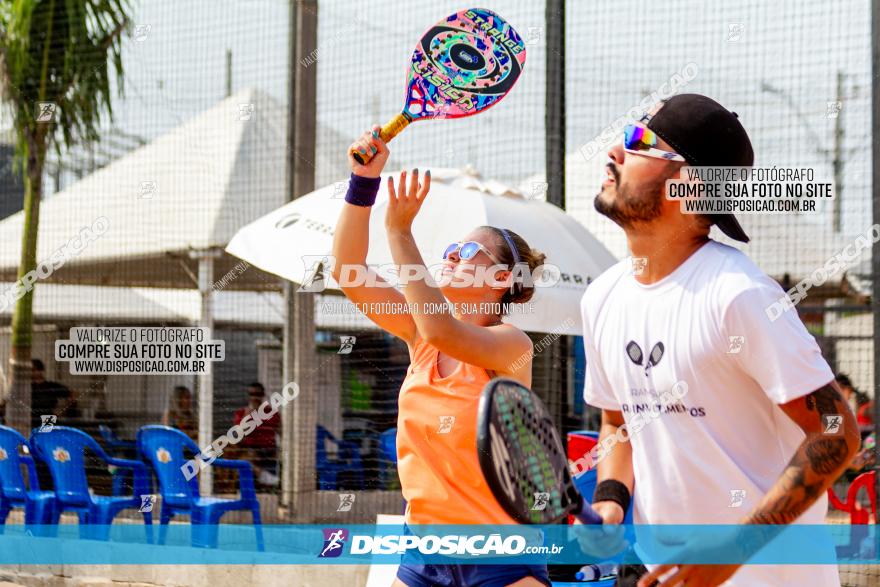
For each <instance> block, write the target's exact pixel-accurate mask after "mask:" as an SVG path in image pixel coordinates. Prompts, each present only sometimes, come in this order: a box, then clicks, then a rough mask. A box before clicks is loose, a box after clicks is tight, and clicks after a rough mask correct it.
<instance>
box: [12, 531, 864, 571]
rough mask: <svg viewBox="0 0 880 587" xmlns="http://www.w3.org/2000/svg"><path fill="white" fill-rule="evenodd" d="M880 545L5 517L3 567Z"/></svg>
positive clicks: (729, 536) (821, 534) (832, 556)
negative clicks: (33, 522)
mask: <svg viewBox="0 0 880 587" xmlns="http://www.w3.org/2000/svg"><path fill="white" fill-rule="evenodd" d="M260 545H262V547H261V546H260ZM878 553H880V541H878V532H877V526H876V525H794V526H716V525H688V526H677V525H676V526H673V525H663V526H645V525H625V526H613V527H601V526H583V525H578V526H564V525H555V526H516V525H512V526H480V525H469V526H446V525H444V526H434V525H430V526H427V525H426V526H413V527H405V526H403V525H366V524H364V525H333V524H320V525H266V526H250V525H233V524H223V525H214V526H198V525H197V526H191V525H189V524H172V525H169V526H165V527H164V528H162V527H160V526H152V527H150V526H143V525H138V524H130V525H128V524H126V525H113V526H87V525H86V526H77V525H66V524H65V525H59V526H21V525H18V526H14V525H7V526H0V564H34V565H40V564H88V565H98V564H158V565H172V564H173V565H179V564H195V565H211V564H247V565H255V564H258V565H262V564H266V565H270V564H271V565H278V564H284V565H298V564H310V565H311V564H398V563H400V562H401V557H403V562H404V563H407V564H543V563H546V564H586V563H598V562H607V561H613V562H618V563H636V562H642V563H648V564H661V563H695V564H741V563H745V562H748V563H750V564H764V565H766V564H774V565H775V564H789V565H790V564H828V565H831V564H836V565H846V564H861V565H864V564H880V554H878Z"/></svg>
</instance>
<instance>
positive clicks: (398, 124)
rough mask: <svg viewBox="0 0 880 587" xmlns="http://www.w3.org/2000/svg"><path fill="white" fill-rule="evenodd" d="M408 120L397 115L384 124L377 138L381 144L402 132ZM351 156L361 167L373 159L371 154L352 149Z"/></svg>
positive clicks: (401, 114) (401, 115)
mask: <svg viewBox="0 0 880 587" xmlns="http://www.w3.org/2000/svg"><path fill="white" fill-rule="evenodd" d="M409 122H410V119H409V118H407V117H406V116H405V115H404V114H403V113H400V114H398V115H397V116H395V117H394V118H392V119H391V120H389V121H388V122H386V123H385V126H383V127H382V130H381V131H379V138H380V139H382V141H383V142H385V143H387V142H388V141H390V140H391V139H393V138H394V137H396V136H397V135H398V134H400V131H402V130H403V129H404V128H406V126H407V125H408V124H409ZM351 156H352V157H354V160H355V161H357V162H358V163H360V164H361V165H366V164H367V163H369V162H370V159H372V158H373V154H372V153H369V152H368V153H366V154H364V153H361V152H360V151H356V150H354V149H352V151H351Z"/></svg>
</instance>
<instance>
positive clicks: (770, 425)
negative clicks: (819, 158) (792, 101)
mask: <svg viewBox="0 0 880 587" xmlns="http://www.w3.org/2000/svg"><path fill="white" fill-rule="evenodd" d="M608 154H609V157H610V162H609V164H608V166H607V170H608V178H607V179H606V181H605V182H604V183H603V184H602V190H601V192H600V193H599V194H598V195H597V197H596V201H595V206H596V209H597V210H598V211H599V212H600V213H602V214H604V215H605V216H607V217H609V218H611V219H612V220H614V221H615V222H616V223H617V224H619V225H620V226H621V227H622V228H623V229H624V231H625V232H626V235H627V240H628V244H629V248H630V250H631V251H632V255H633V257H632V259H625V260H623V261H621V262H620V263H618V264H617V265H615V266H614V267H612V268H611V269H609V270H608V271H606V272H605V273H603V274H602V275H601V276H600V277H599V278H598V279H596V280H595V281H594V282H593V283H591V284H590V286H589V287H588V288H587V292H586V294H585V295H584V298H583V301H582V303H581V311H582V314H583V323H584V346H585V347H586V355H587V357H586V358H587V369H588V372H587V377H586V385H585V390H584V397H585V399H586V401H587V403H589V404H591V405H593V406H596V407H598V408H601V409H602V428H601V432H600V439H599V444H600V446H605V447H608V448H609V450H607V451H605V452H606V454H604V455H603V454H602V451H600V453H599V454H600V455H601V456H600V458H601V460H600V462H599V464H598V485H597V487H596V493H595V494H594V500H593V501H594V503H593V506H594V508H595V509H596V510H597V511H598V512H599V514H600V515H601V516H602V518H603V520H604V522H605V523H606V524H620V523H621V522H622V521H623V516H624V511H625V510H626V507H627V506H628V505H629V503H630V500H631V499H632V504H633V507H634V521H635V523H636V524H779V525H782V524H790V523H802V524H823V523H824V517H825V513H826V509H827V500H826V497H825V493H826V490H827V488H828V487H829V486H830V485H831V484H832V483H833V481H834V480H835V479H836V478H837V477H838V476H839V475H840V474H841V473H842V472H843V471H844V470H845V469H846V466H847V464H848V463H849V462H850V460H851V459H852V457H853V455H854V454H855V452H856V450H857V448H858V445H859V432H858V427H857V425H856V420H855V417H854V415H853V414H852V411H851V410H850V408H849V406H848V405H847V403H846V401H845V400H844V399H843V397H842V396H841V395H840V393H839V390H838V388H837V384H836V382H835V381H834V374H833V373H832V372H831V370H830V368H829V367H828V365H827V363H826V362H825V360H824V359H823V358H822V355H821V353H820V351H819V347H818V345H817V344H816V342H815V340H814V339H813V337H812V336H810V335H809V334H808V332H807V330H806V329H805V328H804V325H803V324H802V323H801V321H800V319H799V318H798V316H797V312H796V311H794V310H793V309H789V310H788V311H785V312H783V313H782V314H781V315H778V316H777V317H776V319H775V320H772V321H771V318H773V317H774V315H775V314H774V313H768V312H767V311H765V308H767V307H768V306H772V305H773V304H774V302H777V301H779V300H780V298H782V297H783V296H784V295H785V293H784V292H783V290H782V288H781V287H780V286H779V285H778V284H777V283H776V282H775V281H773V280H772V279H770V278H769V277H768V276H766V275H765V274H764V273H762V272H761V270H760V269H758V268H757V266H755V264H754V263H752V261H751V260H750V259H749V258H748V257H747V256H746V255H745V254H743V253H742V252H740V251H738V250H736V249H734V248H732V247H729V246H726V245H723V244H720V243H718V242H716V241H713V240H711V239H710V238H709V230H710V227H711V225H712V224H715V225H716V226H718V228H719V229H720V230H722V231H723V232H724V233H725V234H726V235H728V236H729V237H731V238H733V239H736V240H739V241H742V242H748V236H746V234H745V232H744V231H743V229H742V227H741V226H740V225H739V223H738V222H737V220H736V219H735V218H734V217H733V215H730V214H717V215H705V216H700V215H693V214H683V213H682V212H681V211H680V208H679V202H677V201H671V200H668V199H667V198H666V186H665V184H666V180H667V179H670V178H677V177H678V174H679V170H680V169H681V167H682V166H684V165H692V166H751V165H752V164H753V158H754V155H753V152H752V147H751V142H750V141H749V138H748V135H747V134H746V131H745V129H743V127H742V125H741V124H740V123H739V120H738V118H737V116H736V114H735V113H732V112H729V111H728V110H726V109H725V108H724V107H722V106H721V105H720V104H718V103H717V102H715V101H713V100H711V99H709V98H706V97H705V96H699V95H696V94H684V95H678V96H674V97H672V98H670V99H669V100H667V101H666V102H664V103H663V104H661V105H660V106H659V107H658V108H655V109H654V111H653V113H652V114H649V115H646V116H645V117H644V118H643V119H642V121H641V122H640V123H638V124H634V125H630V126H628V127H627V129H626V132H625V138H624V141H623V144H622V145H618V146H616V147H614V148H612V149H611V150H610V151H609V153H608ZM777 307H778V306H777ZM776 314H778V312H776ZM669 393H673V394H675V395H674V397H676V398H678V399H677V400H676V401H674V402H673V403H672V404H669V402H668V401H664V399H666V398H669V397H670V395H669ZM664 396H665V398H664ZM649 414H651V415H652V416H653V417H646V416H647V415H649ZM622 428H628V430H620V433H618V432H619V429H622ZM624 432H628V433H627V434H623V433H624ZM612 437H615V438H617V439H620V438H627V441H625V442H615V441H614V439H612ZM655 580H659V581H660V583H659V584H660V585H662V586H663V587H667V586H669V587H672V586H677V585H689V586H694V585H699V586H701V587H703V586H711V585H722V584H723V585H728V586H730V585H736V586H745V587H756V586H764V585H768V586H769V585H810V586H822V587H824V586H835V587H837V586H839V584H840V581H839V578H838V574H837V567H836V566H835V565H798V566H794V565H792V566H778V565H776V566H769V565H764V566H761V565H745V566H740V565H684V564H683V565H661V566H658V567H656V568H654V569H653V570H652V572H651V573H650V574H647V575H645V576H644V577H642V579H641V580H640V581H639V586H641V587H647V586H649V585H652V584H654V581H655Z"/></svg>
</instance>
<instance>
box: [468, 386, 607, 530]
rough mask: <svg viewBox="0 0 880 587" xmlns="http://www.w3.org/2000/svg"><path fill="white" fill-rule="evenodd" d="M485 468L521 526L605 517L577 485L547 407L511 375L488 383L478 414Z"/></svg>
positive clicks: (501, 500)
mask: <svg viewBox="0 0 880 587" xmlns="http://www.w3.org/2000/svg"><path fill="white" fill-rule="evenodd" d="M477 453H478V455H479V460H480V468H481V469H482V471H483V477H485V479H486V482H487V483H488V485H489V488H490V489H491V490H492V493H493V494H494V495H495V499H497V500H498V503H499V504H500V505H501V507H502V508H503V509H504V511H506V512H507V513H508V515H510V517H512V518H513V519H515V520H516V521H517V522H519V523H521V524H555V523H557V522H559V521H560V520H563V519H565V518H566V517H567V516H568V515H573V516H574V517H576V518H577V519H578V520H580V521H581V522H583V523H584V524H601V523H602V518H601V517H600V516H599V514H597V513H596V512H595V511H594V510H593V508H591V507H590V506H589V504H587V503H586V502H584V498H583V497H582V496H581V494H580V493H578V491H577V489H575V487H574V482H573V481H572V478H571V472H570V471H569V469H568V457H567V456H566V454H565V450H564V449H563V447H562V440H561V439H560V438H559V433H558V432H557V431H556V427H555V426H554V425H553V420H552V419H551V418H550V414H549V412H547V408H545V407H544V404H543V403H542V402H541V400H540V399H538V396H536V395H535V394H534V393H532V391H531V390H530V389H529V388H528V387H525V386H524V385H522V384H520V383H517V382H516V381H513V380H511V379H505V378H500V377H499V378H495V379H493V380H492V381H490V382H489V383H487V384H486V387H484V388H483V393H482V396H481V397H480V408H479V414H478V416H477Z"/></svg>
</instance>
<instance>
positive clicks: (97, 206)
mask: <svg viewBox="0 0 880 587" xmlns="http://www.w3.org/2000/svg"><path fill="white" fill-rule="evenodd" d="M285 121H286V112H285V109H284V108H283V106H282V105H280V104H279V103H278V102H276V101H275V100H274V99H273V98H271V97H270V96H269V95H267V94H265V93H263V92H261V91H259V90H254V89H246V90H242V91H241V92H239V93H237V94H235V95H233V96H231V97H229V98H227V99H225V100H223V101H222V102H220V103H218V104H217V105H216V106H214V107H213V108H211V109H209V110H206V111H205V112H203V113H202V114H200V115H199V116H197V117H195V118H193V119H192V120H190V121H188V122H185V123H184V124H182V125H180V126H178V127H176V128H174V129H172V130H171V131H169V132H168V133H166V134H164V135H162V136H160V137H158V138H157V139H155V140H154V141H152V142H150V143H149V144H147V145H144V146H143V147H141V148H139V149H136V150H134V151H132V152H131V153H128V154H127V155H126V156H124V157H121V158H120V159H118V160H116V161H114V162H113V163H111V164H110V165H108V166H106V167H104V168H102V169H100V170H98V171H96V172H95V173H92V174H90V175H88V176H86V177H85V178H83V179H82V180H80V181H78V182H76V183H75V184H73V185H71V186H70V187H69V188H68V189H66V190H64V191H62V192H60V193H58V194H56V195H54V196H52V197H50V198H47V199H46V200H45V201H43V202H42V204H41V207H40V232H39V241H38V251H37V260H38V262H40V261H48V260H49V259H50V258H51V257H52V253H53V252H54V251H56V250H58V249H59V248H61V247H63V246H65V244H66V243H68V242H69V241H70V240H71V239H72V238H74V237H76V236H77V235H79V234H80V231H81V230H82V229H83V228H85V227H91V226H94V225H95V223H96V221H97V220H98V219H100V218H102V217H103V218H104V219H106V227H107V229H106V232H104V233H103V234H102V235H101V236H100V237H99V238H97V239H96V240H94V241H93V242H90V243H89V244H88V246H86V247H85V249H84V250H82V251H81V252H80V253H79V254H78V255H76V256H75V257H71V258H69V259H68V260H67V261H66V263H65V264H64V266H63V267H62V268H60V269H58V270H57V271H56V272H55V273H53V275H52V276H51V277H49V278H48V279H47V281H49V282H53V281H54V282H62V283H76V284H89V285H113V286H146V287H167V288H193V287H195V285H196V284H195V283H194V280H195V275H196V274H197V271H198V269H197V265H198V261H197V260H196V259H193V258H191V255H190V252H191V251H210V250H215V251H217V253H218V254H219V255H220V256H219V257H218V258H217V259H216V261H215V278H216V279H218V280H219V279H221V278H222V277H223V276H224V275H225V274H226V273H227V272H228V271H230V270H231V269H232V268H233V267H234V266H235V265H236V264H237V263H238V262H239V260H238V259H235V258H233V257H231V256H229V255H226V254H225V253H222V249H223V247H225V246H226V244H227V243H228V242H229V239H230V238H231V237H232V235H233V234H235V232H236V230H238V228H239V227H241V226H242V225H244V224H247V223H248V222H250V221H252V220H254V219H255V218H259V217H260V216H262V215H263V214H266V213H267V212H269V211H271V210H274V209H275V208H277V207H278V206H280V205H282V204H283V203H284V202H285V201H286V193H285V192H286V187H285V179H284V178H285V174H284V155H285V150H284V145H285V132H286V130H285V129H286V122H285ZM23 222H24V219H23V212H19V213H17V214H14V215H12V216H10V217H9V218H6V219H5V220H3V221H2V222H0V242H3V243H4V246H3V247H2V248H0V281H9V282H12V281H14V280H15V278H16V272H17V270H18V265H19V258H20V254H21V234H22V230H23ZM102 222H103V221H102ZM226 287H228V288H230V289H249V290H270V289H271V290H277V289H278V287H279V285H278V280H277V279H276V278H273V277H270V276H268V275H266V274H264V273H262V272H261V271H259V270H256V269H254V268H250V269H248V270H247V271H244V272H243V273H242V274H241V275H236V277H235V279H231V280H230V281H229V283H228V284H226Z"/></svg>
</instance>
